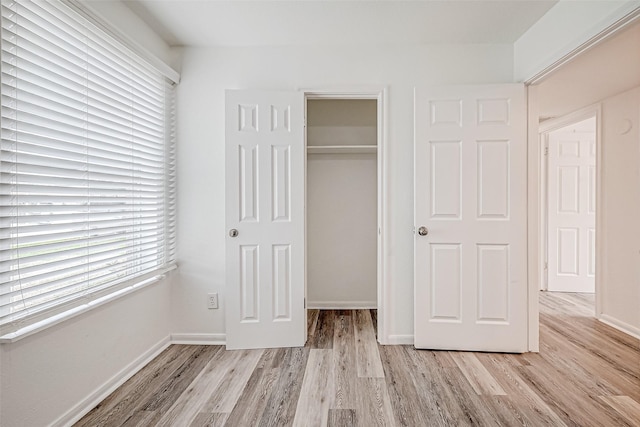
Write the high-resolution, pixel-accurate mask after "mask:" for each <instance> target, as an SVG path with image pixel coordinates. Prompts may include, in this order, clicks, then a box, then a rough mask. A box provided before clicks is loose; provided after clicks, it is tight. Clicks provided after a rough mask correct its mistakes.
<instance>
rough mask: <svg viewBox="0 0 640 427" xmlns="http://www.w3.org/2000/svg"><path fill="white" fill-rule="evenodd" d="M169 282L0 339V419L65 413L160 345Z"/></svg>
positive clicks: (17, 422)
mask: <svg viewBox="0 0 640 427" xmlns="http://www.w3.org/2000/svg"><path fill="white" fill-rule="evenodd" d="M169 286H170V284H169V280H164V281H163V282H161V283H157V284H154V285H151V286H148V287H146V288H144V289H141V290H139V291H136V292H133V293H132V294H129V295H127V296H126V297H123V298H120V299H118V300H115V301H113V302H111V303H108V304H105V305H103V306H100V307H98V308H97V309H94V310H92V311H90V312H88V313H85V314H82V315H80V316H77V317H74V318H72V319H70V320H67V321H65V322H63V323H60V324H59V325H56V326H54V327H51V328H49V329H46V330H44V331H42V332H39V333H37V334H35V335H31V336H29V337H26V338H23V339H22V340H19V341H16V342H15V343H12V344H2V345H0V365H1V371H0V397H1V398H0V425H2V426H3V427H13V426H44V425H49V424H51V423H53V422H54V421H56V420H58V419H59V418H60V417H63V416H64V415H65V414H67V413H68V412H69V411H71V412H70V416H72V415H73V414H75V411H74V408H76V405H78V404H82V403H85V404H87V403H90V402H89V401H87V400H86V399H88V398H90V397H92V394H93V393H94V392H96V390H98V389H100V388H101V387H103V386H104V385H105V384H106V383H109V382H110V381H111V380H112V379H113V378H114V377H117V376H118V374H119V373H121V372H122V371H123V370H126V369H127V368H128V367H130V366H131V364H135V363H136V362H142V361H144V360H145V358H146V356H149V355H150V354H151V353H152V352H153V351H155V350H158V349H160V348H161V346H162V345H163V344H166V343H167V342H168V337H169V325H170V321H169V313H170V311H169V298H168V295H169ZM150 352H151V353H150ZM93 397H94V398H95V397H98V396H93ZM103 397H104V396H103ZM94 403H97V402H94ZM81 406H82V405H81ZM77 409H83V408H82V407H80V408H77ZM65 420H66V421H69V419H66V418H65Z"/></svg>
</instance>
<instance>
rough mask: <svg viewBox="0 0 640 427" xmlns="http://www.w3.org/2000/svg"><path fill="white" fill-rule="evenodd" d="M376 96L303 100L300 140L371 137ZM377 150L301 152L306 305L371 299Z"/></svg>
mask: <svg viewBox="0 0 640 427" xmlns="http://www.w3.org/2000/svg"><path fill="white" fill-rule="evenodd" d="M376 106H377V101H376V100H326V99H323V100H309V101H307V145H308V146H309V147H311V146H316V145H320V146H321V145H325V146H326V145H329V146H331V145H374V146H375V145H376V144H377V126H376V121H377V118H378V115H377V108H376ZM377 168H378V160H377V155H376V153H359V154H354V153H352V154H345V153H333V154H321V153H310V154H308V155H307V307H310V308H347V307H354V308H356V307H358V308H360V307H362V308H364V307H366V308H375V307H377V291H378V289H377V240H378V239H377V237H378V232H377V230H378V227H377V216H378V215H377V213H378V212H377V210H378V204H377V201H378V197H377V196H378V194H377V191H378V185H377V184H378V179H377V176H378V174H377Z"/></svg>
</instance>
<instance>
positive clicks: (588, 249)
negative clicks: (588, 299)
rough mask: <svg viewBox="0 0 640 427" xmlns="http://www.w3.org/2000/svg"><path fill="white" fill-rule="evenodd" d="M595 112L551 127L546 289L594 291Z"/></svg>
mask: <svg viewBox="0 0 640 427" xmlns="http://www.w3.org/2000/svg"><path fill="white" fill-rule="evenodd" d="M595 126H596V123H595V118H592V119H589V120H586V121H584V122H581V123H578V124H576V125H572V126H569V127H567V128H562V129H559V130H557V131H554V132H550V133H549V152H548V153H549V154H548V162H549V163H548V165H549V166H548V171H549V185H548V189H549V190H548V191H549V192H548V195H549V197H548V201H549V202H548V203H549V211H548V212H549V214H548V215H549V216H548V217H549V222H548V224H549V225H548V227H549V243H548V269H547V271H548V273H547V274H548V275H547V280H548V282H547V289H548V290H549V291H559V292H595V264H596V262H595V261H596V260H595V246H596V229H595V227H596V218H595V217H596V190H595V186H596V138H595V136H596V129H595Z"/></svg>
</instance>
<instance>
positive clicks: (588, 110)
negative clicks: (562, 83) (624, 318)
mask: <svg viewBox="0 0 640 427" xmlns="http://www.w3.org/2000/svg"><path fill="white" fill-rule="evenodd" d="M601 114H602V107H601V104H599V103H597V104H594V105H590V106H588V107H584V108H581V109H579V110H577V111H574V112H572V113H569V114H566V115H564V116H561V117H557V118H553V119H548V120H545V121H544V122H542V123H540V124H539V126H538V128H539V130H538V132H539V137H538V140H539V144H540V150H541V151H542V153H543V155H542V156H541V158H540V164H539V170H540V175H539V185H540V188H541V192H540V200H539V204H540V216H541V225H542V227H541V229H540V236H539V243H538V244H539V245H540V249H541V254H542V257H541V259H540V263H539V265H538V269H539V271H538V274H539V281H538V283H536V285H537V286H538V288H539V289H540V290H547V289H548V280H547V278H548V271H546V269H545V264H546V262H547V261H548V257H549V250H548V240H549V210H548V200H549V188H548V185H547V184H548V182H549V168H548V162H549V160H548V159H549V157H548V156H546V155H544V153H545V151H546V150H548V147H549V134H550V133H551V132H554V131H556V130H559V129H562V128H564V127H566V126H570V125H572V124H575V123H578V122H581V121H583V120H586V119H590V118H595V119H596V213H595V215H596V253H595V257H596V259H595V261H596V276H595V300H596V304H595V313H594V315H595V317H596V318H599V317H600V313H602V310H601V298H600V297H601V295H602V293H601V292H602V289H601V287H602V285H603V283H602V280H601V277H602V276H601V274H602V271H601V270H602V268H601V261H600V260H602V254H601V251H602V249H601V246H602V245H601V244H600V243H599V242H600V239H601V237H600V236H602V234H601V228H602V207H601V202H602V192H601V177H602V174H601V164H602V162H601V155H602V143H601V134H602V132H601V127H602V126H601V124H602V122H601Z"/></svg>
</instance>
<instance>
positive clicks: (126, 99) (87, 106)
mask: <svg viewBox="0 0 640 427" xmlns="http://www.w3.org/2000/svg"><path fill="white" fill-rule="evenodd" d="M1 59H2V62H1V64H2V65H1V71H2V117H1V128H2V145H1V150H0V167H1V179H0V331H2V333H7V332H11V331H15V330H17V329H19V328H21V327H24V326H25V325H31V324H34V323H35V322H39V321H42V320H43V319H47V318H48V317H50V316H53V315H56V314H59V313H61V312H63V311H65V310H71V309H77V307H80V306H87V304H90V303H91V302H92V301H95V300H96V299H98V298H104V297H105V295H109V294H112V293H113V292H116V291H119V290H121V289H123V288H126V287H130V286H132V285H133V284H135V283H138V282H140V281H144V280H147V279H149V278H151V277H154V276H157V275H158V274H160V272H162V271H163V270H164V269H167V268H168V267H169V266H171V265H172V263H173V262H174V249H175V162H174V144H173V136H174V131H173V123H174V120H173V117H174V111H173V98H174V95H173V87H172V84H171V82H170V81H169V80H168V79H167V78H166V77H164V75H162V74H161V73H160V72H159V71H157V70H156V69H155V68H154V67H152V66H151V65H149V64H148V63H147V62H145V60H143V59H142V58H140V57H139V56H138V55H136V54H134V53H133V52H132V51H131V50H129V49H128V48H127V47H125V46H124V45H123V44H122V43H120V42H119V41H117V40H116V39H115V38H113V37H111V36H110V35H108V34H107V33H106V32H104V31H102V30H101V29H100V28H99V27H98V26H96V25H94V24H93V23H91V22H90V21H88V20H87V19H86V18H84V17H83V16H82V15H81V14H79V13H78V12H76V11H75V10H74V9H72V8H70V7H69V6H67V5H66V4H65V3H64V2H62V1H53V2H45V1H38V2H34V1H23V0H19V1H15V0H14V1H12V0H2V51H1ZM0 335H1V334H0Z"/></svg>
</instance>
